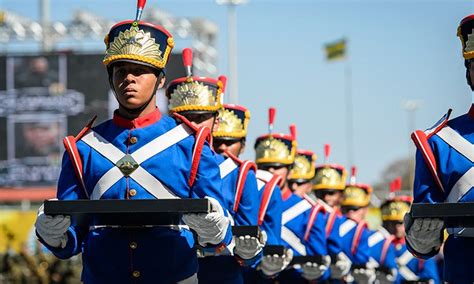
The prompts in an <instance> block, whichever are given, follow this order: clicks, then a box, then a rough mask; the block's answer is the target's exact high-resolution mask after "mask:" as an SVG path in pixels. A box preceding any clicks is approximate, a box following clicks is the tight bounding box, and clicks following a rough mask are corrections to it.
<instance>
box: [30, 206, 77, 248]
mask: <svg viewBox="0 0 474 284" xmlns="http://www.w3.org/2000/svg"><path fill="white" fill-rule="evenodd" d="M43 208H44V205H41V207H40V208H39V209H38V215H37V217H36V223H35V227H36V232H38V235H39V236H40V237H41V238H42V239H43V240H44V241H45V242H46V243H47V244H48V245H50V246H52V247H55V248H59V247H61V248H64V247H66V244H67V240H68V237H67V234H66V232H67V229H68V228H69V226H71V218H70V217H69V216H64V215H56V216H54V217H53V216H48V215H45V214H44V211H43Z"/></svg>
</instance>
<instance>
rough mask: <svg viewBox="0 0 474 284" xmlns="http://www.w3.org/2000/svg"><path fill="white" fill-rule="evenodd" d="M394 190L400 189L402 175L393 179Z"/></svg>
mask: <svg viewBox="0 0 474 284" xmlns="http://www.w3.org/2000/svg"><path fill="white" fill-rule="evenodd" d="M395 190H396V191H400V190H402V177H397V178H396V179H395Z"/></svg>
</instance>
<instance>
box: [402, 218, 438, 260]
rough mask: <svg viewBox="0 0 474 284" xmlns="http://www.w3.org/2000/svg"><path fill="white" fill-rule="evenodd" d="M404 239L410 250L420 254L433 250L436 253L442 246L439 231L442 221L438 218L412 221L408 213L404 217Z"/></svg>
mask: <svg viewBox="0 0 474 284" xmlns="http://www.w3.org/2000/svg"><path fill="white" fill-rule="evenodd" d="M404 223H405V232H407V234H406V239H407V241H408V243H409V244H410V245H411V246H412V248H413V249H414V250H415V251H416V252H418V253H420V254H427V253H430V252H431V251H432V250H433V249H434V250H436V251H438V250H439V248H440V247H441V244H442V239H441V231H442V230H443V228H444V221H443V220H442V219H438V218H416V219H413V218H412V217H411V215H410V214H409V213H407V214H405V217H404Z"/></svg>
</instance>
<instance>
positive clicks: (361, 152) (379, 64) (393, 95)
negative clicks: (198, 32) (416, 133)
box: [0, 0, 474, 183]
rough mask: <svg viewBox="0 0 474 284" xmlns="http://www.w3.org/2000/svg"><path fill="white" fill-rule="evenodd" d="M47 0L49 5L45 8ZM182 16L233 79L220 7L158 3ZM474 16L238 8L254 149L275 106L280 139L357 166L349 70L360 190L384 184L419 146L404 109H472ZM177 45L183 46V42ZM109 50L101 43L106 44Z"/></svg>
mask: <svg viewBox="0 0 474 284" xmlns="http://www.w3.org/2000/svg"><path fill="white" fill-rule="evenodd" d="M50 1H51V6H52V10H51V15H52V18H53V20H68V19H70V18H71V16H72V14H73V11H74V10H76V9H79V8H82V9H89V10H93V11H95V12H96V13H97V14H100V15H103V16H105V17H108V18H110V19H112V20H117V21H118V20H123V19H128V18H132V17H133V16H134V13H135V12H134V11H135V5H136V2H135V1H133V0H100V1H97V0H81V1H79V0H68V1H64V0H62V1H61V0H50ZM38 2H39V1H38ZM38 2H37V1H32V0H30V1H27V0H0V9H6V10H10V11H14V12H16V13H18V14H21V15H25V16H28V17H31V18H38V14H39V12H38V7H37V3H38ZM147 5H149V6H155V7H159V8H160V9H163V10H164V11H166V12H169V13H171V14H174V15H177V16H190V17H204V18H207V19H209V20H212V21H214V22H215V23H217V24H218V26H219V29H220V36H219V50H218V51H219V58H220V61H219V68H220V70H221V73H224V74H225V73H226V72H227V60H226V48H227V47H226V43H227V40H226V9H225V8H224V7H221V6H218V5H216V4H215V3H214V1H212V0H194V1H192V0H188V1H185V0H174V1H171V0H168V1H158V0H148V3H147ZM470 13H474V2H472V1H464V0H432V1H421V0H398V1H395V0H393V1H392V0H385V1H383V0H364V1H363V0H361V1H358V0H352V1H349V0H345V1H344V0H332V1H329V0H328V1H318V0H313V1H310V0H307V1H301V0H300V1H298V0H293V1H290V0H287V1H283V0H279V1H271V0H250V2H249V3H247V4H246V5H244V6H240V7H238V11H237V16H238V35H237V38H238V60H239V61H238V68H239V69H238V70H239V103H240V104H242V105H244V106H246V107H248V108H249V109H250V110H251V113H252V120H251V122H250V128H249V135H248V148H247V151H246V153H245V154H244V158H253V157H254V152H253V149H252V148H253V143H254V141H255V138H256V137H257V136H258V135H261V134H264V133H266V132H267V124H266V123H267V122H266V120H267V108H268V107H269V106H274V107H276V108H277V117H276V126H275V129H276V130H277V131H282V132H288V126H289V124H290V123H295V124H296V125H297V126H298V140H299V146H300V148H303V149H309V150H313V151H315V152H316V153H317V154H318V156H319V157H320V159H319V162H321V161H322V151H323V145H324V143H330V144H331V145H332V148H333V151H332V153H333V154H332V157H331V161H333V162H339V163H342V164H345V165H346V166H350V165H347V159H346V156H347V155H346V144H345V139H346V136H345V105H344V88H345V81H344V68H345V66H346V64H348V65H349V66H350V68H351V70H352V74H353V76H352V94H353V101H354V121H353V123H354V149H355V153H354V157H355V162H356V165H357V166H358V168H359V171H358V172H359V174H358V179H359V181H360V182H369V183H372V182H375V181H377V180H378V179H379V178H380V172H381V171H382V170H383V168H384V167H385V166H386V165H388V164H389V163H390V162H392V161H394V160H396V159H398V158H402V157H406V156H407V155H408V153H409V152H411V153H413V152H414V148H413V147H411V146H410V141H409V126H408V115H407V112H406V111H405V110H403V109H402V107H401V105H402V103H403V102H404V101H405V100H420V101H422V104H421V107H420V109H419V110H418V111H417V112H416V120H415V127H416V128H427V127H430V126H431V125H433V124H434V123H435V122H436V121H437V120H438V119H439V118H440V117H441V116H442V115H443V114H444V113H445V112H446V111H447V110H448V108H453V109H454V112H453V115H454V116H458V115H461V114H463V113H465V112H466V111H467V109H468V108H469V105H470V102H471V92H470V90H469V88H468V86H467V85H466V83H465V77H464V76H465V73H464V72H465V68H464V65H463V59H462V57H461V45H460V41H459V39H458V38H457V37H456V28H457V25H458V23H459V21H460V20H461V19H462V18H463V17H464V16H466V15H468V14H470ZM344 36H345V37H346V38H347V39H348V52H349V58H348V60H347V61H340V62H327V61H326V60H325V57H324V50H323V45H324V44H325V43H328V42H331V41H334V40H337V39H340V38H342V37H344ZM178 46H179V43H178ZM98 47H99V48H101V45H98Z"/></svg>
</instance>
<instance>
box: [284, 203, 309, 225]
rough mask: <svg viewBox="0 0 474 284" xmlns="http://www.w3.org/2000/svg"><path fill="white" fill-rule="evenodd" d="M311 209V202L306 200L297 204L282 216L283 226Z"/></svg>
mask: <svg viewBox="0 0 474 284" xmlns="http://www.w3.org/2000/svg"><path fill="white" fill-rule="evenodd" d="M309 209H311V204H309V202H308V201H306V200H301V201H300V202H298V203H296V204H295V205H293V206H292V207H290V208H288V209H287V210H285V211H284V212H283V214H282V215H281V224H282V225H284V224H286V223H288V222H289V221H291V220H293V219H294V218H296V217H297V216H298V215H300V214H301V213H303V212H305V211H306V210H309Z"/></svg>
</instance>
